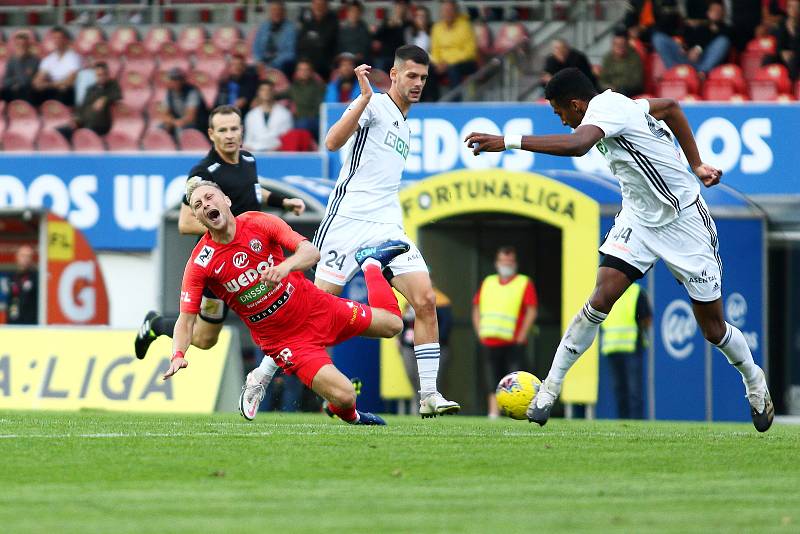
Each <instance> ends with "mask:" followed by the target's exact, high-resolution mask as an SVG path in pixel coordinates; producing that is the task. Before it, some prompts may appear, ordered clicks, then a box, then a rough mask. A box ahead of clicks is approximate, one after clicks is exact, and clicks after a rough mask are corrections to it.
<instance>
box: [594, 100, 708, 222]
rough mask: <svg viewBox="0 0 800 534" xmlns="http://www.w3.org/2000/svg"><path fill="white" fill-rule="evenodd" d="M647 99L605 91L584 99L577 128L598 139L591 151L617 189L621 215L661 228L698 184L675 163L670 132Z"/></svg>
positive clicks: (675, 149) (692, 197)
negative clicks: (593, 131)
mask: <svg viewBox="0 0 800 534" xmlns="http://www.w3.org/2000/svg"><path fill="white" fill-rule="evenodd" d="M649 112H650V103H649V102H648V101H647V100H644V99H642V100H631V99H630V98H628V97H626V96H624V95H621V94H619V93H615V92H613V91H611V90H610V89H609V90H608V91H605V92H604V93H601V94H599V95H597V96H595V97H594V98H592V99H591V100H590V101H589V107H588V108H587V109H586V115H585V116H584V117H583V121H581V125H584V124H593V125H594V126H597V127H598V128H600V129H601V130H603V133H604V136H603V139H601V140H600V141H599V142H598V143H597V145H596V146H597V149H598V150H599V151H600V152H601V153H602V154H603V156H604V157H605V158H606V160H607V161H608V166H609V167H610V169H611V173H612V174H613V175H614V176H616V177H617V178H618V179H619V183H620V187H621V188H622V211H623V212H625V213H628V214H630V215H632V216H634V217H635V218H636V219H637V220H638V221H639V222H640V223H641V224H642V225H643V226H651V227H654V226H663V225H665V224H668V223H670V222H672V221H673V220H675V219H676V218H677V217H678V213H679V212H680V210H681V209H682V208H685V207H687V206H689V205H691V204H692V203H693V202H694V201H695V200H697V196H698V195H699V194H700V185H699V184H698V182H697V179H696V178H695V176H694V175H693V174H692V173H690V172H689V170H688V169H687V168H686V165H685V164H684V163H683V161H682V160H681V155H680V148H678V147H677V146H676V145H675V143H674V141H673V138H672V134H671V133H670V132H669V130H667V129H666V128H664V127H663V126H662V125H661V124H660V123H659V121H657V120H656V119H655V118H653V117H652V116H651V115H650V113H649Z"/></svg>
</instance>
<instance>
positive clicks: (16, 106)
mask: <svg viewBox="0 0 800 534" xmlns="http://www.w3.org/2000/svg"><path fill="white" fill-rule="evenodd" d="M6 114H7V115H8V128H7V131H14V132H17V133H19V134H20V135H22V136H27V137H29V138H30V140H31V142H33V139H34V138H35V137H36V133H37V132H38V131H39V127H40V126H41V123H40V121H39V114H38V113H37V112H36V108H34V107H33V106H31V105H30V104H29V103H28V102H26V101H24V100H12V101H11V102H9V103H8V105H7V106H6Z"/></svg>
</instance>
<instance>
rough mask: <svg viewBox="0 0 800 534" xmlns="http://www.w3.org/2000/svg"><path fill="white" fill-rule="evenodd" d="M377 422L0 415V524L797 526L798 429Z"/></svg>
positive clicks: (200, 528)
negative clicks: (365, 424)
mask: <svg viewBox="0 0 800 534" xmlns="http://www.w3.org/2000/svg"><path fill="white" fill-rule="evenodd" d="M388 422H389V425H390V426H388V427H381V428H378V427H350V426H347V425H345V424H343V423H341V422H338V421H334V420H330V419H328V418H327V417H324V416H322V415H317V414H303V415H291V416H290V415H279V414H268V415H262V416H260V417H259V418H258V419H257V420H256V421H254V422H252V423H247V422H246V421H244V420H243V419H242V418H241V417H239V416H237V415H227V414H225V415H222V414H219V415H212V416H164V415H158V416H155V415H133V414H112V413H105V412H81V413H71V414H64V413H43V412H35V413H20V412H0V465H2V470H0V531H2V532H9V533H16V532H48V533H52V532H56V533H59V534H61V533H67V532H81V533H85V532H114V533H123V532H124V533H127V532H131V533H142V532H158V533H161V532H246V531H247V532H302V531H317V532H319V531H327V532H344V531H347V532H390V531H395V532H399V531H403V532H528V533H537V532H564V531H570V532H573V531H597V532H609V531H626V532H644V531H648V532H649V531H662V532H737V531H740V532H744V531H748V532H773V531H775V532H799V531H800V461H799V460H800V426H780V425H777V426H775V427H773V429H772V430H770V432H769V433H767V434H764V435H760V434H758V433H756V432H755V431H754V430H753V428H752V427H751V426H749V425H723V424H714V425H705V424H689V423H687V424H683V423H680V424H678V423H623V422H585V421H563V420H553V421H551V422H550V423H548V425H547V426H546V427H544V428H539V427H538V426H535V425H531V424H528V423H524V422H519V421H511V420H503V421H487V420H486V419H483V418H474V417H460V416H459V417H449V418H438V419H436V420H425V421H422V420H419V419H416V418H401V417H389V418H388Z"/></svg>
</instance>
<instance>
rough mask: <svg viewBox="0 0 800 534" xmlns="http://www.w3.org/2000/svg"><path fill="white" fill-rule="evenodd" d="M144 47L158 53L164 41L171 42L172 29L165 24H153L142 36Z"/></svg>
mask: <svg viewBox="0 0 800 534" xmlns="http://www.w3.org/2000/svg"><path fill="white" fill-rule="evenodd" d="M142 42H143V43H144V47H145V49H146V50H147V51H148V52H150V53H151V54H160V53H161V47H162V46H163V45H164V43H172V42H173V35H172V30H171V29H169V28H168V27H166V26H153V27H152V28H150V30H149V31H148V32H147V35H145V36H144V41H142Z"/></svg>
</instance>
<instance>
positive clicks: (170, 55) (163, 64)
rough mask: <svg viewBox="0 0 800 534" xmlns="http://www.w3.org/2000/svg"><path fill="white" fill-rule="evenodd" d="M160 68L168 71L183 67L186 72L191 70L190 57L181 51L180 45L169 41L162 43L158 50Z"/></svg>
mask: <svg viewBox="0 0 800 534" xmlns="http://www.w3.org/2000/svg"><path fill="white" fill-rule="evenodd" d="M157 57H158V69H159V70H162V71H168V70H170V69H181V70H182V71H184V72H186V71H188V70H189V68H190V65H189V57H188V56H187V55H186V54H184V53H183V52H181V50H180V49H179V48H178V45H176V44H175V43H173V42H172V41H168V42H166V43H163V44H162V45H161V48H159V50H158V56H157Z"/></svg>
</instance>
